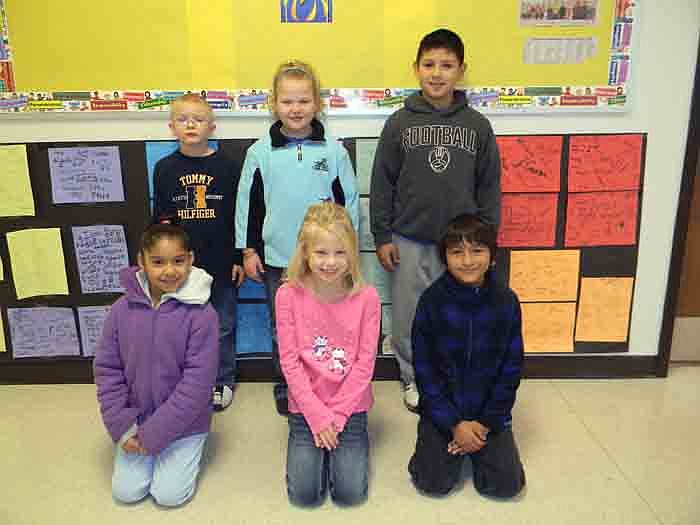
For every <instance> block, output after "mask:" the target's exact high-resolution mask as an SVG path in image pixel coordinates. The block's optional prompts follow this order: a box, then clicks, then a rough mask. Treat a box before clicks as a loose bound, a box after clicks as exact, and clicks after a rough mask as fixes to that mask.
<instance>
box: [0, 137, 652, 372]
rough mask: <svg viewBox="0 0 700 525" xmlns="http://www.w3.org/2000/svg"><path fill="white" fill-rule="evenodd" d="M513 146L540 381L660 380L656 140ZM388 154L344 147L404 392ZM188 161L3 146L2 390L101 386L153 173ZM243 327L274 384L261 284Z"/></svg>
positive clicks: (512, 275)
mask: <svg viewBox="0 0 700 525" xmlns="http://www.w3.org/2000/svg"><path fill="white" fill-rule="evenodd" d="M497 141H498V143H499V148H500V151H501V157H502V165H503V178H502V192H503V212H502V219H501V230H500V235H499V239H498V245H499V249H498V251H497V254H496V269H497V271H498V272H499V273H500V274H501V275H502V276H503V278H504V279H506V280H507V282H508V283H509V285H510V286H511V287H512V288H513V289H514V290H515V291H516V293H517V294H518V296H519V298H520V301H521V303H522V311H523V335H524V340H525V351H526V361H525V363H526V366H525V369H526V372H525V373H526V376H528V377H566V376H574V377H576V376H579V377H580V376H591V375H603V376H608V377H610V376H618V375H645V374H648V373H649V369H648V366H650V364H651V362H652V361H653V358H646V357H644V358H642V357H636V356H625V355H624V354H625V353H627V352H628V341H629V326H630V317H631V315H632V307H633V301H632V297H633V292H634V286H635V280H636V273H637V255H638V239H639V218H640V214H641V209H640V208H641V202H642V199H641V197H642V192H643V180H644V159H645V150H646V135H644V134H615V135H527V136H499V137H497ZM252 142H253V140H252V139H227V140H219V141H217V142H216V143H215V144H214V147H216V148H220V149H222V150H223V151H225V152H226V153H227V154H228V155H231V156H235V157H238V158H242V157H243V156H244V155H245V151H246V149H247V148H248V147H249V146H250V144H252ZM376 144H377V139H376V138H350V139H346V140H345V141H344V145H345V147H346V148H347V149H348V152H349V154H350V158H351V161H352V162H353V165H354V167H355V171H356V175H357V178H358V188H359V192H360V211H361V213H360V225H359V240H360V249H361V268H362V272H363V274H364V276H365V278H366V279H367V281H368V282H369V283H371V284H372V285H373V286H375V287H376V288H377V291H378V293H379V296H380V299H381V303H382V322H381V334H382V337H381V342H380V348H379V351H378V358H377V359H378V361H377V367H376V374H375V377H377V378H397V377H398V368H397V366H396V361H395V359H394V358H393V356H392V355H391V354H390V347H389V345H386V344H383V343H384V342H385V341H387V337H388V336H389V335H390V334H391V280H390V278H389V275H388V274H387V273H386V272H385V271H384V270H383V269H382V268H381V266H380V265H379V263H378V261H377V258H376V255H375V253H374V244H373V238H372V235H371V232H370V229H369V181H370V175H371V166H372V159H373V157H374V152H375V150H376ZM176 147H177V145H176V143H175V142H173V141H146V142H144V141H130V142H88V143H32V144H14V145H0V165H2V166H3V168H4V171H3V177H2V178H0V197H2V198H0V304H1V305H2V306H1V307H0V313H1V318H0V320H1V322H0V383H2V382H16V383H42V382H47V383H58V382H76V381H91V380H92V375H91V363H92V355H93V354H94V352H95V349H96V346H97V343H98V341H99V337H100V334H101V327H102V324H101V323H102V321H103V319H104V316H105V315H106V309H107V308H108V307H109V305H111V304H112V303H113V302H114V301H115V300H116V298H117V297H119V294H120V291H119V289H118V282H117V280H116V275H117V272H118V270H119V269H120V268H121V267H123V266H125V265H126V264H134V263H135V262H136V251H137V246H138V239H139V236H140V233H141V231H143V228H144V227H145V226H146V225H147V224H148V223H149V221H150V204H149V201H150V197H151V193H152V191H151V190H150V189H149V187H152V184H151V178H152V172H153V166H154V165H155V163H156V162H157V160H158V159H159V158H162V157H163V156H165V155H167V154H169V153H170V152H171V151H173V150H174V149H175V148H176ZM237 315H238V331H237V347H236V348H237V353H238V358H239V374H240V376H241V378H242V379H246V380H269V379H270V378H271V377H272V374H273V372H272V364H271V361H270V359H269V357H270V352H271V343H270V336H269V322H270V321H269V313H268V311H267V306H266V300H265V291H264V288H263V286H262V285H261V284H257V283H254V282H252V281H249V280H248V281H246V283H245V284H244V286H243V287H242V288H241V289H240V291H239V306H238V312H237ZM592 354H597V355H595V356H592ZM606 355H607V356H609V357H606ZM601 359H602V361H601ZM620 359H622V361H621V360H620Z"/></svg>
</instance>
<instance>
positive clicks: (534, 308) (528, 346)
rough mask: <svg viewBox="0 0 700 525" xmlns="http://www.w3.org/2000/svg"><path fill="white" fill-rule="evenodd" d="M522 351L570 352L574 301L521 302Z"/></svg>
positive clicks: (574, 310) (572, 344)
mask: <svg viewBox="0 0 700 525" xmlns="http://www.w3.org/2000/svg"><path fill="white" fill-rule="evenodd" d="M521 307H522V311H523V339H524V340H525V352H527V353H537V352H573V351H574V321H575V319H576V303H523V304H522V305H521Z"/></svg>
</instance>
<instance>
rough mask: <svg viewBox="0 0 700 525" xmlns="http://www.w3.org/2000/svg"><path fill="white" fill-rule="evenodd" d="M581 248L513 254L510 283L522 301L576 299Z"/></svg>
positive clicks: (511, 256)
mask: <svg viewBox="0 0 700 525" xmlns="http://www.w3.org/2000/svg"><path fill="white" fill-rule="evenodd" d="M580 259H581V258H580V252H579V250H527V251H513V252H511V254H510V287H511V288H512V289H513V290H514V291H515V293H517V294H518V297H519V298H520V300H521V301H532V302H536V301H576V299H577V293H578V273H579V265H580Z"/></svg>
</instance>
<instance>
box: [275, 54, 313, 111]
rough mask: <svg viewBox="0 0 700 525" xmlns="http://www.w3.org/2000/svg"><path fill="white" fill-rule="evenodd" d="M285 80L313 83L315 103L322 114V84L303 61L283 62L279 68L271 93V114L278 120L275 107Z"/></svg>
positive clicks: (309, 66)
mask: <svg viewBox="0 0 700 525" xmlns="http://www.w3.org/2000/svg"><path fill="white" fill-rule="evenodd" d="M284 78H294V79H306V80H308V81H310V82H311V90H312V91H313V96H314V102H315V103H316V107H317V108H318V113H320V112H321V82H320V81H319V79H318V75H316V73H315V72H314V69H313V68H312V67H311V65H310V64H308V63H306V62H302V61H301V60H289V61H287V62H282V63H281V64H280V65H279V66H277V70H276V71H275V74H274V76H273V77H272V92H271V93H270V100H269V102H270V112H271V113H272V116H273V117H274V118H275V119H277V118H278V117H277V113H276V112H275V105H276V104H277V92H278V90H279V84H280V81H281V80H282V79H284Z"/></svg>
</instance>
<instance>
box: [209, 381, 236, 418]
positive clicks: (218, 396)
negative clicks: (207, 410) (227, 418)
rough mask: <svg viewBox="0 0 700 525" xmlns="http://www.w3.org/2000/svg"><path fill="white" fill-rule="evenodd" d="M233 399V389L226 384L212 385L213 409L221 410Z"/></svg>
mask: <svg viewBox="0 0 700 525" xmlns="http://www.w3.org/2000/svg"><path fill="white" fill-rule="evenodd" d="M231 401H233V390H231V387H230V386H227V385H217V386H215V387H214V393H213V394H212V405H214V411H216V412H221V411H222V410H226V409H227V408H228V407H229V406H230V405H231Z"/></svg>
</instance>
